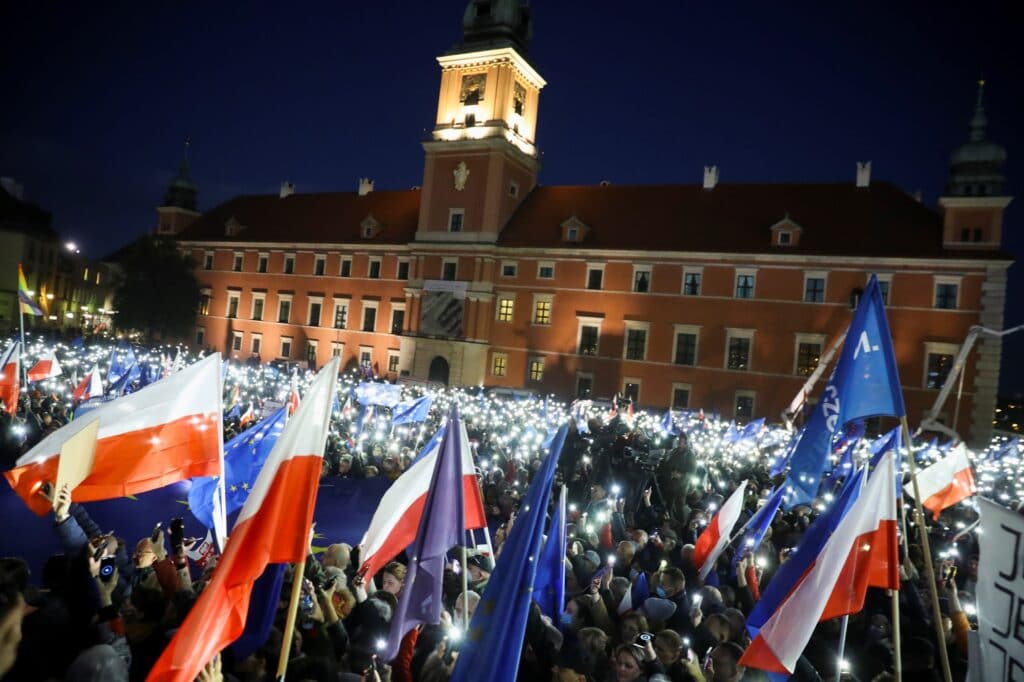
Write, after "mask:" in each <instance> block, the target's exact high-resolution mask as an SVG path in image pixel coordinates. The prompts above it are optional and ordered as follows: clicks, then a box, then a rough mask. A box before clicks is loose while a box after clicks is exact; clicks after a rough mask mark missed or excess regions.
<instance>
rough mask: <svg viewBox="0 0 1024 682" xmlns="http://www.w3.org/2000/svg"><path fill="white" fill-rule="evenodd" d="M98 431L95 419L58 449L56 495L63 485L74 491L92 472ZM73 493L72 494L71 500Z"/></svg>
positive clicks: (98, 423) (97, 421) (98, 421)
mask: <svg viewBox="0 0 1024 682" xmlns="http://www.w3.org/2000/svg"><path fill="white" fill-rule="evenodd" d="M99 430H100V420H99V419H96V420H95V421H93V422H92V423H91V424H89V425H88V426H86V427H85V428H84V429H82V430H81V431H79V432H78V433H76V434H75V435H74V436H72V437H71V438H68V439H67V441H65V443H64V447H62V448H61V449H60V460H59V462H58V464H57V487H56V489H55V490H54V495H56V494H57V493H58V492H60V490H61V489H62V487H63V486H64V484H65V483H66V484H68V486H69V487H70V489H71V490H72V491H74V489H75V488H77V487H78V485H79V484H80V483H81V482H82V481H84V480H85V479H86V477H87V476H88V475H89V474H90V473H91V472H92V464H93V460H94V459H95V457H96V435H97V434H98V433H99ZM73 498H74V493H72V499H73Z"/></svg>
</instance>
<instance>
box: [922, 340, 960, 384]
mask: <svg viewBox="0 0 1024 682" xmlns="http://www.w3.org/2000/svg"><path fill="white" fill-rule="evenodd" d="M959 352H960V346H958V345H957V344H955V343H942V342H939V341H925V342H924V367H923V368H922V369H921V388H924V389H927V390H929V391H936V390H941V388H942V387H941V386H940V387H939V388H938V389H935V388H928V356H929V355H932V354H935V355H952V356H953V362H956V356H957V354H958V353H959ZM950 371H952V370H950Z"/></svg>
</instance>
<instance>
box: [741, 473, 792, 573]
mask: <svg viewBox="0 0 1024 682" xmlns="http://www.w3.org/2000/svg"><path fill="white" fill-rule="evenodd" d="M785 491H786V490H785V488H784V487H783V486H781V485H780V486H779V487H778V488H776V489H775V490H774V491H773V492H772V494H771V495H769V496H768V499H767V500H765V502H764V504H762V505H761V508H760V509H758V510H757V511H756V512H754V515H753V516H751V517H750V520H749V521H747V524H746V525H745V526H744V527H743V537H742V539H740V544H739V547H738V548H737V550H736V562H737V563H739V560H740V559H742V558H743V555H744V554H746V553H747V552H756V551H757V550H758V548H759V547H760V546H761V542H762V541H763V540H764V536H765V535H766V534H767V533H768V529H769V528H770V527H771V525H772V520H773V519H774V518H775V514H776V513H777V512H778V511H779V506H780V505H781V504H782V495H783V493H784V492H785Z"/></svg>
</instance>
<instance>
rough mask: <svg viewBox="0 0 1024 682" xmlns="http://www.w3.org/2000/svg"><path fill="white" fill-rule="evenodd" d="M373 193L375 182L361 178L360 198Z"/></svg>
mask: <svg viewBox="0 0 1024 682" xmlns="http://www.w3.org/2000/svg"><path fill="white" fill-rule="evenodd" d="M372 191H373V180H371V179H370V178H359V196H361V197H365V196H366V195H367V194H369V193H370V192H372Z"/></svg>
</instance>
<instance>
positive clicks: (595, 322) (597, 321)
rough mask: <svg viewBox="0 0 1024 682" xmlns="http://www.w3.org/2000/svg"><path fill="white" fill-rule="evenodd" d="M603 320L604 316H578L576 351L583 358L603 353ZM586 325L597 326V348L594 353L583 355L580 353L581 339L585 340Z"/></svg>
mask: <svg viewBox="0 0 1024 682" xmlns="http://www.w3.org/2000/svg"><path fill="white" fill-rule="evenodd" d="M603 322H604V318H603V317H590V316H588V315H577V316H576V349H575V351H574V352H575V354H576V355H579V356H580V357H583V358H593V357H598V356H600V355H601V324H602V323H603ZM584 327H597V348H595V349H594V354H593V355H583V354H581V353H580V341H582V340H583V328H584Z"/></svg>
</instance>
